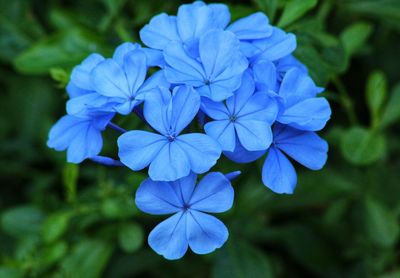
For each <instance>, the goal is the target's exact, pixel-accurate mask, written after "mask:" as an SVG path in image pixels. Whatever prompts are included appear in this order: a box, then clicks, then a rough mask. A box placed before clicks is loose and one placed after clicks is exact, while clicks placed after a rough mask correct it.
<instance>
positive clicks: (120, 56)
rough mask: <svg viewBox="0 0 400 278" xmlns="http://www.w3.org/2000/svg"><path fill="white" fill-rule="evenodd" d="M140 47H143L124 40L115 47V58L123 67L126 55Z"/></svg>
mask: <svg viewBox="0 0 400 278" xmlns="http://www.w3.org/2000/svg"><path fill="white" fill-rule="evenodd" d="M138 49H141V46H140V44H138V43H131V42H124V43H123V44H121V45H119V46H118V47H117V48H116V49H115V51H114V55H113V60H114V61H115V62H117V63H118V64H119V65H120V66H121V67H123V65H124V58H125V55H126V54H128V53H129V52H132V51H135V50H138Z"/></svg>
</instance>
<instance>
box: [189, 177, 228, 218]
mask: <svg viewBox="0 0 400 278" xmlns="http://www.w3.org/2000/svg"><path fill="white" fill-rule="evenodd" d="M233 198H234V191H233V187H232V185H231V182H230V181H229V180H228V178H226V177H225V176H224V175H223V174H222V173H219V172H213V173H209V174H207V175H206V176H205V177H204V178H203V179H202V180H201V181H200V182H199V184H198V185H197V186H196V188H195V190H194V192H193V195H192V198H191V200H190V208H191V209H195V210H199V211H203V212H212V213H218V212H225V211H227V210H229V209H230V208H231V207H232V204H233Z"/></svg>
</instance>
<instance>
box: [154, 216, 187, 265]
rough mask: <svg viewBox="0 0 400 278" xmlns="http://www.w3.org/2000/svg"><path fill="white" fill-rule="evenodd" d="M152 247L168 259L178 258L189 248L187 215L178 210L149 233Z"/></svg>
mask: <svg viewBox="0 0 400 278" xmlns="http://www.w3.org/2000/svg"><path fill="white" fill-rule="evenodd" d="M148 241H149V245H150V247H151V248H152V249H153V250H154V251H155V252H156V253H157V254H159V255H162V256H164V258H166V259H168V260H177V259H180V258H182V257H183V255H185V253H186V251H187V249H188V241H187V235H186V215H185V214H184V213H183V212H178V213H176V214H174V215H173V216H171V217H169V218H167V219H166V220H164V221H163V222H161V223H160V224H158V225H157V226H156V227H155V228H154V229H153V230H152V231H151V233H150V235H149V239H148Z"/></svg>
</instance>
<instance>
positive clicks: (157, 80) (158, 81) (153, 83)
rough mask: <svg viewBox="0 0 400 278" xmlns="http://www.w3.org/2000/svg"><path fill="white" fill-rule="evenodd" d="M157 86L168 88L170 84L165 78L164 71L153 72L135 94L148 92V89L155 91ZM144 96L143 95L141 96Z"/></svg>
mask: <svg viewBox="0 0 400 278" xmlns="http://www.w3.org/2000/svg"><path fill="white" fill-rule="evenodd" d="M158 87H162V88H167V89H168V88H169V87H170V84H169V82H168V81H167V79H166V78H165V75H164V72H163V71H162V70H159V71H157V72H155V73H153V74H152V75H151V76H150V77H149V78H147V80H146V81H145V82H144V83H143V85H142V87H140V89H139V91H138V92H137V94H136V95H137V96H138V95H141V94H144V93H148V92H149V91H153V92H154V91H156V90H155V89H157V88H158ZM143 98H145V96H143Z"/></svg>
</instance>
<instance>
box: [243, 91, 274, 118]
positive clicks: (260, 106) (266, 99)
mask: <svg viewBox="0 0 400 278" xmlns="http://www.w3.org/2000/svg"><path fill="white" fill-rule="evenodd" d="M278 110H279V105H278V101H277V100H276V99H275V98H273V97H271V96H270V95H269V94H268V93H266V92H256V93H255V94H253V95H252V96H251V97H250V98H249V100H248V101H247V103H246V105H244V106H243V108H242V109H241V110H240V111H238V112H237V118H238V119H239V120H240V121H247V120H257V121H265V122H267V123H269V125H272V123H273V122H274V121H275V120H276V117H277V115H278Z"/></svg>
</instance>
